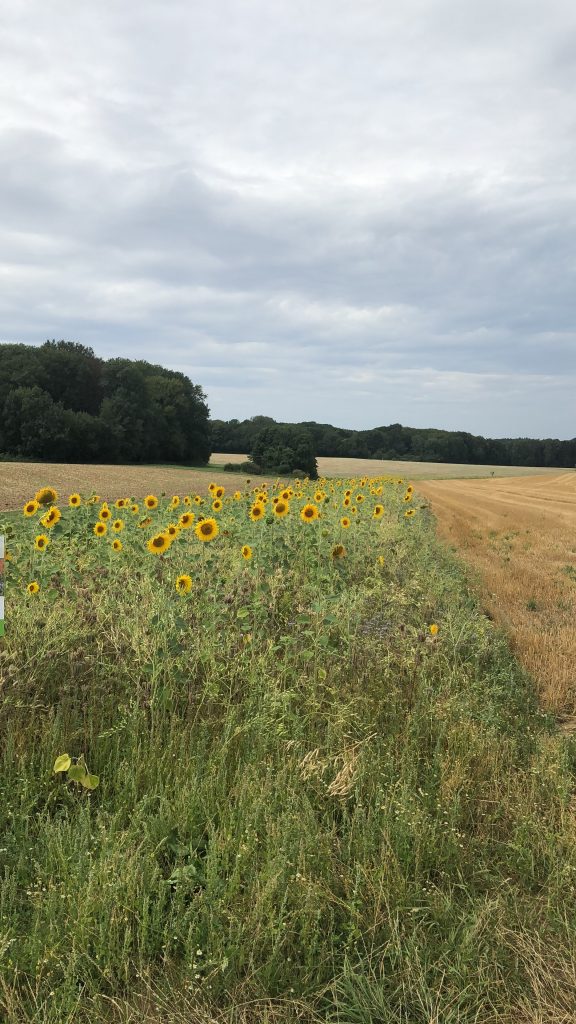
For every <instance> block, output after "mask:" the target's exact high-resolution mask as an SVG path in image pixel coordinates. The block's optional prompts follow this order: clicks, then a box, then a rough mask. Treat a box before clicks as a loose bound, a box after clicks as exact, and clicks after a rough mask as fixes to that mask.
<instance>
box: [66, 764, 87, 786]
mask: <svg viewBox="0 0 576 1024" xmlns="http://www.w3.org/2000/svg"><path fill="white" fill-rule="evenodd" d="M85 775H86V769H85V768H84V767H83V766H82V765H81V764H73V765H72V766H71V767H70V768H69V769H68V778H69V779H71V780H72V782H81V781H82V779H83V778H84V776H85Z"/></svg>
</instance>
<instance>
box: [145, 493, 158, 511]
mask: <svg viewBox="0 0 576 1024" xmlns="http://www.w3.org/2000/svg"><path fill="white" fill-rule="evenodd" d="M144 504H145V505H146V508H149V509H153V508H158V498H157V497H156V495H155V494H147V495H146V497H145V498H144Z"/></svg>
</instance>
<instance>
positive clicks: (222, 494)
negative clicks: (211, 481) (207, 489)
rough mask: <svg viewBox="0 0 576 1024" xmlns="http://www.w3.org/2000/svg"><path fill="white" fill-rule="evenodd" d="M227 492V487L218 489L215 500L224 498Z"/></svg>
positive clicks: (215, 492)
mask: <svg viewBox="0 0 576 1024" xmlns="http://www.w3.org/2000/svg"><path fill="white" fill-rule="evenodd" d="M225 490H226V488H225V487H217V488H216V490H215V491H214V497H215V498H223V497H224V492H225Z"/></svg>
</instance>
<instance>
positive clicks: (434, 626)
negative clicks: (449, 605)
mask: <svg viewBox="0 0 576 1024" xmlns="http://www.w3.org/2000/svg"><path fill="white" fill-rule="evenodd" d="M437 632H438V626H437V625H436V623H435V622H433V623H432V625H431V626H430V633H431V634H432V636H436V634H437Z"/></svg>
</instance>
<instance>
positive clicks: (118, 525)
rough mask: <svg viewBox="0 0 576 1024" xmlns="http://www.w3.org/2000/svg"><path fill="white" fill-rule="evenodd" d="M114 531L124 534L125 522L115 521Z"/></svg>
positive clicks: (121, 520)
mask: <svg viewBox="0 0 576 1024" xmlns="http://www.w3.org/2000/svg"><path fill="white" fill-rule="evenodd" d="M112 529H113V530H114V533H122V530H123V529H124V520H123V519H115V520H114V522H113V523H112Z"/></svg>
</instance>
